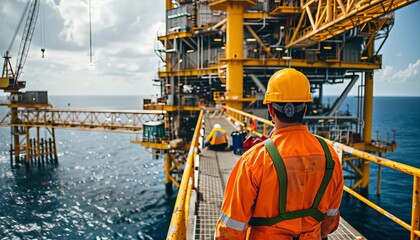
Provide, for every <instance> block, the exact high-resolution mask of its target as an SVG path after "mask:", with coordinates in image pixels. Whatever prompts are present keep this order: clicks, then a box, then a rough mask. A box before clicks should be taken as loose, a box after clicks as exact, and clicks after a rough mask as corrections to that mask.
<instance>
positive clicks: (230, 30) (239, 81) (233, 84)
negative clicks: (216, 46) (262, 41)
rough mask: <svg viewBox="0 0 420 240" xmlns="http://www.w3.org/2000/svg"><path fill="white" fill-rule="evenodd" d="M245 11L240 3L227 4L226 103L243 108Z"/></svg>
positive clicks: (236, 107)
mask: <svg viewBox="0 0 420 240" xmlns="http://www.w3.org/2000/svg"><path fill="white" fill-rule="evenodd" d="M243 11H244V7H243V5H242V4H240V3H234V2H232V3H231V4H229V5H227V8H226V13H227V29H226V47H225V49H226V59H227V60H228V62H227V68H226V100H227V101H226V105H227V106H229V107H232V108H235V109H239V110H242V102H240V100H241V99H242V98H243V65H242V59H243V51H244V50H243V39H244V37H243V36H244V26H243V22H244V19H243Z"/></svg>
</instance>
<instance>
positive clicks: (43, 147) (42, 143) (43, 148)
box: [40, 138, 45, 164]
mask: <svg viewBox="0 0 420 240" xmlns="http://www.w3.org/2000/svg"><path fill="white" fill-rule="evenodd" d="M40 145H41V162H42V164H44V152H45V146H44V138H41V143H40Z"/></svg>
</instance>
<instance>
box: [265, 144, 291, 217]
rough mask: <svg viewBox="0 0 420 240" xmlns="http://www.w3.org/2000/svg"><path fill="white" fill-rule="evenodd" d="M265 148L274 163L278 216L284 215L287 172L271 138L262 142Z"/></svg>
mask: <svg viewBox="0 0 420 240" xmlns="http://www.w3.org/2000/svg"><path fill="white" fill-rule="evenodd" d="M263 144H264V146H265V148H266V149H267V151H268V154H269V155H270V157H271V160H272V161H273V163H274V167H275V168H276V172H277V177H278V178H279V186H281V188H280V192H279V211H280V215H281V214H283V213H286V199H287V171H286V166H285V165H284V162H283V158H282V157H281V156H280V153H279V151H278V150H277V147H276V145H274V142H273V140H272V139H271V138H268V139H267V140H265V141H264V142H263Z"/></svg>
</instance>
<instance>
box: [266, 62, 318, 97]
mask: <svg viewBox="0 0 420 240" xmlns="http://www.w3.org/2000/svg"><path fill="white" fill-rule="evenodd" d="M272 102H284V103H288V102H312V95H311V88H310V86H309V80H308V78H307V77H306V76H305V75H304V74H303V73H301V72H299V71H297V70H296V69H294V68H284V69H282V70H279V71H277V72H275V73H274V74H273V75H272V76H271V78H270V80H268V84H267V92H266V93H265V97H264V102H263V103H264V104H267V103H272Z"/></svg>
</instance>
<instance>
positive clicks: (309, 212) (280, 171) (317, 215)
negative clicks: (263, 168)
mask: <svg viewBox="0 0 420 240" xmlns="http://www.w3.org/2000/svg"><path fill="white" fill-rule="evenodd" d="M316 138H317V139H318V141H319V142H320V143H321V146H322V149H324V154H325V158H326V164H325V174H324V178H323V179H322V182H321V186H320V187H319V189H318V193H317V194H316V196H315V199H314V201H313V203H312V207H311V208H308V209H303V210H296V211H292V212H286V199H287V171H286V167H285V165H284V162H283V159H282V157H281V156H280V153H279V152H278V150H277V147H276V146H275V145H274V142H273V140H271V139H270V138H269V139H267V140H265V141H264V142H263V144H264V146H265V148H266V149H267V151H268V154H269V155H270V157H271V159H272V161H273V163H274V167H275V168H276V172H277V176H278V178H279V186H280V192H279V210H280V211H279V212H280V214H279V216H277V217H272V218H261V217H255V218H254V217H253V218H251V219H250V221H249V223H248V224H249V225H251V226H271V225H274V224H276V223H279V222H281V221H284V220H289V219H295V218H302V217H306V216H310V217H313V218H314V219H316V220H317V221H318V222H319V221H321V220H322V219H324V217H325V213H322V212H321V211H319V209H318V205H319V202H320V201H321V199H322V196H323V195H324V192H325V189H326V188H327V186H328V183H329V182H330V179H331V176H332V173H333V170H334V165H335V163H334V161H333V159H332V157H331V153H330V150H329V149H328V146H327V144H326V143H325V141H324V140H323V139H321V138H319V137H316Z"/></svg>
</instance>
